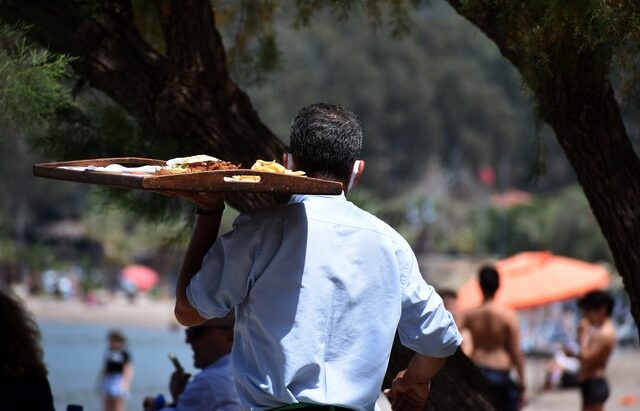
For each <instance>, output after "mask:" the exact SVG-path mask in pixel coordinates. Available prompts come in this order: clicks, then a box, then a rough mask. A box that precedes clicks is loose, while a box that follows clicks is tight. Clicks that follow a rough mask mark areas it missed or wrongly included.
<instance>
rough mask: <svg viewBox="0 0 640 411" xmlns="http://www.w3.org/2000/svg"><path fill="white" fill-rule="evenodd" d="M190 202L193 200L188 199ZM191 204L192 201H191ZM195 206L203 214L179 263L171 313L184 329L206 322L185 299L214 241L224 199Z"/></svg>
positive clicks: (217, 197) (200, 202)
mask: <svg viewBox="0 0 640 411" xmlns="http://www.w3.org/2000/svg"><path fill="white" fill-rule="evenodd" d="M191 199H192V200H193V198H191ZM194 201H195V200H194ZM197 204H198V205H199V207H200V208H201V209H203V210H204V211H205V212H206V213H207V214H206V215H198V217H197V219H196V227H195V229H194V231H193V234H192V236H191V241H190V242H189V247H188V248H187V252H186V254H185V257H184V261H183V262H182V268H181V269H180V274H179V276H178V282H177V285H176V306H175V309H174V312H175V316H176V319H177V320H178V322H179V323H180V324H182V325H185V326H193V325H199V324H202V323H203V322H204V321H205V320H206V319H205V318H202V317H201V316H200V314H199V313H198V311H197V310H196V309H195V308H193V307H192V306H191V304H189V300H188V299H187V286H188V285H189V282H190V281H191V278H193V276H194V275H196V273H197V272H198V271H200V268H201V267H202V260H203V259H204V256H205V255H206V254H207V252H208V251H209V250H210V249H211V247H212V246H213V244H214V243H215V241H216V238H217V237H218V231H219V230H220V221H221V219H222V212H223V210H224V199H223V197H221V196H216V197H213V198H209V199H208V201H203V200H202V199H200V201H197Z"/></svg>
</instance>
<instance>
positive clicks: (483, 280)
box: [478, 265, 500, 297]
mask: <svg viewBox="0 0 640 411" xmlns="http://www.w3.org/2000/svg"><path fill="white" fill-rule="evenodd" d="M478 282H479V283H480V288H481V289H482V294H484V295H485V296H487V297H493V296H494V295H495V294H496V291H498V288H500V275H498V270H496V268H495V267H494V266H492V265H485V266H482V267H481V268H480V271H478Z"/></svg>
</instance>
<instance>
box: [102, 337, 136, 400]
mask: <svg viewBox="0 0 640 411" xmlns="http://www.w3.org/2000/svg"><path fill="white" fill-rule="evenodd" d="M107 342H108V348H107V352H106V354H105V359H104V367H103V369H102V372H101V373H100V377H99V383H100V386H101V390H102V396H103V401H104V410H105V411H123V410H124V409H125V401H126V399H127V398H128V396H129V389H130V387H131V381H132V380H133V373H134V369H133V363H132V361H131V355H130V354H129V352H128V351H127V350H126V348H125V346H126V340H125V338H124V335H122V333H121V332H120V331H118V330H111V331H110V332H109V334H108V335H107Z"/></svg>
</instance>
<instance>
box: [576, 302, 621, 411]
mask: <svg viewBox="0 0 640 411" xmlns="http://www.w3.org/2000/svg"><path fill="white" fill-rule="evenodd" d="M578 306H579V307H580V308H581V309H582V315H583V319H582V321H581V322H580V326H579V327H578V343H579V344H580V352H579V353H578V358H579V359H580V371H579V372H578V380H579V381H580V392H581V394H582V409H583V411H600V410H603V409H604V403H605V401H606V400H607V398H608V397H609V384H608V383H607V380H606V379H605V369H606V367H607V361H608V360H609V357H610V356H611V352H612V351H613V347H614V346H615V342H616V332H615V329H614V327H613V322H612V321H611V312H612V311H613V298H612V297H611V295H610V294H609V293H607V292H605V291H592V292H590V293H587V294H586V295H585V296H584V297H583V298H582V299H580V301H579V302H578Z"/></svg>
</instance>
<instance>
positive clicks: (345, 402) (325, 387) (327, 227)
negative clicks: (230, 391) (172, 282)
mask: <svg viewBox="0 0 640 411" xmlns="http://www.w3.org/2000/svg"><path fill="white" fill-rule="evenodd" d="M240 247H242V248H244V251H241V252H237V251H236V253H234V254H229V255H226V250H238V249H239V248H240ZM209 260H212V261H224V263H223V266H222V267H220V265H219V264H220V263H218V262H216V263H215V264H214V263H211V264H210V263H209ZM210 269H211V270H220V269H222V275H221V276H220V277H219V278H220V282H218V280H216V276H213V275H208V273H209V270H210ZM219 289H224V292H223V293H217V290H219ZM187 294H188V295H189V298H190V301H191V303H192V305H193V306H194V307H196V308H198V310H200V311H201V312H202V313H203V314H205V315H214V316H215V315H220V314H222V313H221V312H219V311H218V310H223V309H225V306H227V307H228V308H231V307H233V306H236V323H235V327H236V335H235V339H234V347H233V352H232V356H233V366H234V373H235V379H236V382H237V386H238V393H239V395H240V396H241V398H242V399H243V402H244V403H245V404H251V405H252V407H253V408H256V409H264V408H269V407H277V406H281V405H283V404H291V403H295V402H299V401H302V402H312V403H324V404H334V405H341V406H345V407H348V408H353V409H367V410H369V409H372V408H373V404H374V403H375V401H376V399H377V397H378V393H379V389H380V385H381V383H382V378H383V376H384V372H385V370H386V366H387V363H388V357H389V353H390V349H391V345H392V343H393V337H394V333H395V329H396V326H398V327H399V328H400V333H401V338H403V340H404V341H403V342H404V343H406V344H407V345H408V346H409V347H410V348H412V349H414V350H415V351H422V352H423V353H424V354H425V355H426V354H431V355H435V356H441V357H444V356H447V355H451V354H452V353H453V352H454V351H455V349H456V347H457V345H458V344H459V342H460V341H459V339H460V337H459V334H458V333H457V330H456V329H455V327H454V326H453V327H452V325H453V322H452V319H451V316H450V314H449V313H448V312H446V311H444V309H443V308H442V306H441V305H442V300H441V299H440V297H439V296H438V295H437V294H435V292H433V289H432V288H431V287H429V286H427V285H426V283H424V281H423V280H422V277H421V276H420V274H419V271H418V269H417V264H416V261H415V256H413V253H412V252H411V249H410V248H409V246H408V245H407V244H406V242H405V241H404V240H403V239H402V237H401V236H400V235H398V234H397V233H396V232H395V231H393V230H392V229H391V228H390V227H389V226H387V225H386V224H384V223H383V222H381V221H380V220H378V219H377V218H375V217H373V216H372V215H370V214H368V213H366V212H364V211H363V210H360V209H359V208H357V207H356V206H354V205H353V204H351V203H349V202H348V201H346V200H345V198H344V197H343V196H296V198H294V199H293V200H292V204H290V205H288V206H286V207H282V208H280V209H272V210H259V211H256V212H253V213H249V214H247V215H243V216H242V217H240V218H239V219H238V220H237V222H236V225H235V228H234V232H232V233H231V234H230V235H228V236H224V237H222V238H221V239H220V240H219V242H218V243H217V244H216V246H215V247H214V248H213V249H212V251H211V252H210V255H208V256H207V258H206V259H205V261H204V264H203V270H202V271H201V272H200V273H198V274H197V275H196V276H195V277H194V278H193V280H192V282H191V285H190V287H189V290H188V291H187ZM431 296H433V297H431ZM228 308H227V309H228ZM443 313H444V315H443ZM434 315H435V316H437V318H431V317H432V316H434ZM401 318H402V320H401ZM432 334H435V336H433V335H432ZM425 335H426V336H429V337H428V338H433V339H434V340H437V341H439V343H438V344H434V347H433V348H432V352H430V351H429V348H427V347H425V344H424V341H425ZM412 343H413V344H416V346H412V345H411V344H412Z"/></svg>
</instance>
